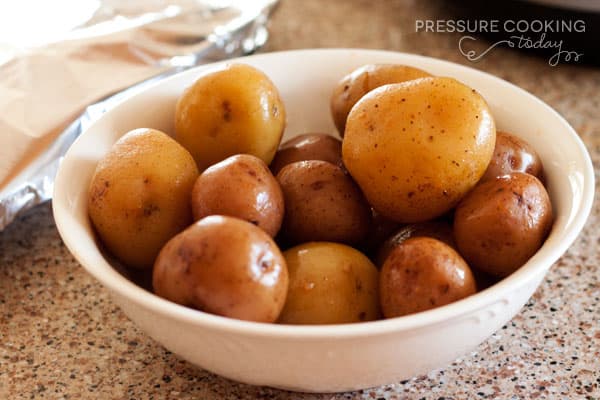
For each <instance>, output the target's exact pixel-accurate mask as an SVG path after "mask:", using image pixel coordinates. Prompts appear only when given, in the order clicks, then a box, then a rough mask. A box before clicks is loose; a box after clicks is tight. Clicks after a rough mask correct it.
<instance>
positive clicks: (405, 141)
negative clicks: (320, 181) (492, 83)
mask: <svg viewBox="0 0 600 400" xmlns="http://www.w3.org/2000/svg"><path fill="white" fill-rule="evenodd" d="M495 139H496V129H495V124H494V120H493V118H492V115H491V114H490V110H489V108H488V106H487V104H486V102H485V101H484V99H483V98H482V97H481V96H480V95H479V94H478V93H477V92H476V91H475V90H473V89H471V88H469V87H467V86H466V85H464V84H462V83H460V82H458V81H456V80H454V79H452V78H421V79H417V80H413V81H409V82H405V83H399V84H391V85H385V86H382V87H379V88H377V89H375V90H373V91H371V92H369V93H368V94H367V95H365V96H364V97H363V98H362V99H361V100H360V101H359V102H358V103H357V104H356V105H355V106H354V107H353V108H352V111H351V112H350V115H349V116H348V121H347V125H346V134H345V136H344V140H343V144H342V156H343V160H344V165H345V166H346V168H347V169H348V171H349V172H350V174H351V175H352V177H353V178H354V179H355V181H356V182H357V183H358V185H359V186H360V188H361V189H362V191H363V193H364V194H365V196H366V198H367V200H368V201H369V203H370V204H371V205H372V206H373V208H375V209H376V210H377V211H378V212H379V213H381V214H382V215H384V216H386V217H388V218H391V219H394V220H396V221H398V222H407V223H408V222H421V221H426V220H429V219H433V218H435V217H438V216H440V215H442V214H444V213H445V212H447V211H448V210H450V209H451V208H452V207H454V206H455V205H456V204H457V203H458V201H459V200H460V199H461V198H462V197H463V196H464V195H465V194H466V193H467V192H468V191H469V190H470V189H471V188H473V186H475V184H476V183H477V181H478V180H479V179H480V178H481V176H482V175H483V173H484V171H485V170H486V168H487V166H488V164H489V162H490V159H491V158H492V153H493V150H494V144H495Z"/></svg>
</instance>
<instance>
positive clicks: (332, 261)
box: [279, 242, 379, 324]
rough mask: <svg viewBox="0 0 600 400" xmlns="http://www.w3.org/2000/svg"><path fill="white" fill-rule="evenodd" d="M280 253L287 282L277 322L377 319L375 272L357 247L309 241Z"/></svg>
mask: <svg viewBox="0 0 600 400" xmlns="http://www.w3.org/2000/svg"><path fill="white" fill-rule="evenodd" d="M283 255H284V257H285V260H286V263H287V265H288V269H289V273H290V285H289V291H288V296H287V300H286V303H285V306H284V308H283V311H282V312H281V316H280V317H279V322H280V323H283V324H344V323H350V322H362V321H371V320H375V319H377V318H378V316H379V305H378V289H377V285H378V271H377V268H375V266H374V265H373V264H372V263H371V261H369V259H368V258H367V257H366V256H365V255H363V254H362V253H361V252H359V251H358V250H355V249H353V248H352V247H349V246H346V245H342V244H338V243H328V242H312V243H306V244H302V245H299V246H296V247H293V248H291V249H289V250H286V251H285V252H284V253H283Z"/></svg>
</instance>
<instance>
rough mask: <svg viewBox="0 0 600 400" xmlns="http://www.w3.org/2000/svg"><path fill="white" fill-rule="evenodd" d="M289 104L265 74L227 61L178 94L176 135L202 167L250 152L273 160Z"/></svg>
mask: <svg viewBox="0 0 600 400" xmlns="http://www.w3.org/2000/svg"><path fill="white" fill-rule="evenodd" d="M285 115H286V114H285V108H284V105H283V102H282V101H281V98H280V96H279V92H278V91H277V88H276V87H275V86H274V85H273V83H272V82H271V81H270V80H269V78H267V76H266V75H265V74H263V73H262V72H261V71H259V70H257V69H256V68H254V67H251V66H249V65H245V64H228V65H226V66H225V67H223V68H222V69H219V70H216V71H215V70H213V71H210V72H208V73H205V74H204V75H202V76H201V77H200V78H198V80H197V81H196V82H195V83H194V84H193V85H192V86H190V87H189V88H188V89H186V91H185V92H184V93H183V95H182V96H181V97H180V98H179V101H178V102H177V106H176V109H175V139H177V141H178V142H179V143H181V144H182V145H183V146H184V147H185V148H186V149H188V150H189V151H190V153H191V154H192V156H194V159H195V160H196V163H198V168H199V169H200V171H203V170H204V169H206V168H207V167H209V166H210V165H212V164H215V163H217V162H219V161H221V160H224V159H225V158H227V157H229V156H232V155H234V154H241V153H246V154H252V155H255V156H257V157H258V158H260V159H262V160H263V161H264V162H265V163H266V164H269V163H270V162H271V160H272V159H273V156H274V155H275V152H276V151H277V147H278V146H279V142H280V140H281V136H282V134H283V130H284V128H285Z"/></svg>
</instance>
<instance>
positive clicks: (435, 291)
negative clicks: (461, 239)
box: [379, 236, 477, 318]
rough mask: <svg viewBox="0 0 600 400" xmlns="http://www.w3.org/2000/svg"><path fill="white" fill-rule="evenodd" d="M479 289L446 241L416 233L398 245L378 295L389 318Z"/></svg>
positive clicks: (381, 278)
mask: <svg viewBox="0 0 600 400" xmlns="http://www.w3.org/2000/svg"><path fill="white" fill-rule="evenodd" d="M476 291H477V288H476V286H475V279H474V278H473V274H472V272H471V269H470V268H469V266H468V265H467V263H466V262H465V261H464V260H463V259H462V257H461V256H460V255H459V254H458V253H457V252H456V251H455V250H454V249H452V247H450V246H448V245H447V244H445V243H443V242H441V241H439V240H437V239H433V238H429V237H424V236H422V237H413V238H410V239H407V240H406V241H404V242H402V243H401V244H399V245H398V246H396V247H395V248H394V249H393V250H392V251H391V252H390V255H389V256H388V258H387V259H386V261H385V263H384V264H383V267H382V269H381V272H380V275H379V295H380V296H379V298H380V303H381V309H382V311H383V315H384V316H385V317H386V318H393V317H400V316H403V315H408V314H412V313H416V312H420V311H425V310H429V309H432V308H436V307H440V306H443V305H446V304H449V303H452V302H454V301H457V300H460V299H463V298H465V297H467V296H470V295H472V294H474V293H475V292H476Z"/></svg>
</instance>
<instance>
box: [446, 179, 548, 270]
mask: <svg viewBox="0 0 600 400" xmlns="http://www.w3.org/2000/svg"><path fill="white" fill-rule="evenodd" d="M552 222H553V213H552V205H551V204H550V198H549V196H548V193H547V192H546V189H545V188H544V186H543V185H542V183H541V182H540V181H539V180H538V179H537V178H536V177H534V176H533V175H529V174H525V173H522V172H515V173H512V174H509V175H503V176H500V177H497V178H495V179H492V180H488V181H485V182H482V183H480V184H479V185H477V186H476V187H475V189H473V190H472V191H471V192H470V193H469V194H468V195H467V196H465V198H464V199H462V201H461V202H460V204H459V205H458V206H457V208H456V212H455V213H454V238H455V240H456V244H457V246H458V249H459V251H460V253H461V254H462V256H463V257H464V258H465V260H467V262H468V263H469V265H471V266H472V267H473V268H478V269H481V270H483V271H485V272H487V273H489V274H492V275H494V276H497V277H505V276H507V275H509V274H511V273H512V272H514V271H516V270H517V269H518V268H519V267H520V266H522V265H523V264H524V263H525V262H526V261H527V260H528V259H529V258H530V257H531V256H533V255H534V254H535V252H536V251H537V250H538V249H539V248H540V247H541V245H542V243H543V242H544V240H545V239H546V236H547V235H548V232H549V231H550V228H551V227H552Z"/></svg>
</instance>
